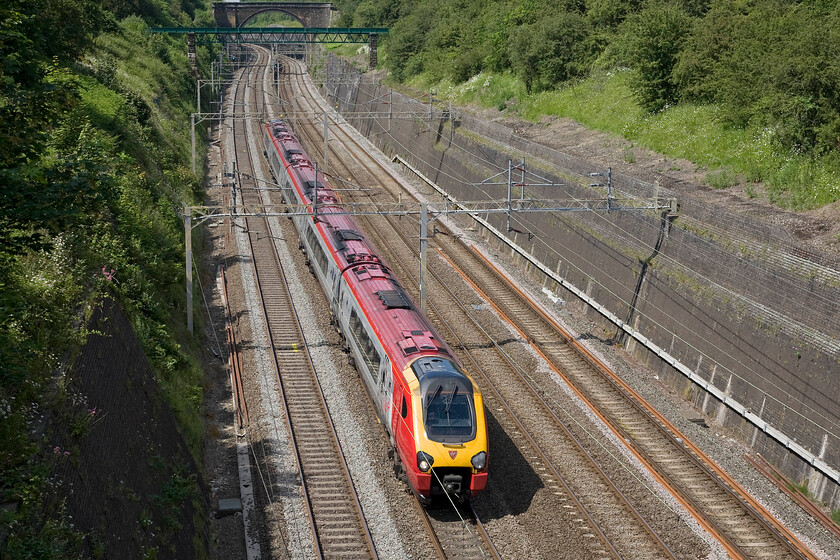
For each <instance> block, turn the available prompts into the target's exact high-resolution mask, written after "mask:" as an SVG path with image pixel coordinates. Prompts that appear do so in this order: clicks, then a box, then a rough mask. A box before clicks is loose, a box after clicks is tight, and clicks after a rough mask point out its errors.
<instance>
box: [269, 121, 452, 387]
mask: <svg viewBox="0 0 840 560" xmlns="http://www.w3.org/2000/svg"><path fill="white" fill-rule="evenodd" d="M266 128H267V130H269V131H270V132H271V135H272V136H273V139H274V144H275V145H276V146H277V147H278V152H279V153H280V155H281V156H282V157H283V159H284V160H285V161H286V166H287V169H288V170H289V172H290V176H292V178H293V182H294V184H295V188H296V189H297V190H298V194H299V196H300V197H301V199H302V200H304V201H306V202H309V203H311V202H312V200H313V197H317V207H318V209H317V217H315V216H313V218H314V219H316V221H317V226H318V229H319V231H320V232H321V235H322V237H323V239H324V240H325V242H326V244H327V246H328V247H329V249H330V251H329V252H330V253H331V255H332V258H333V259H334V260H335V262H336V264H337V265H338V268H339V270H340V271H341V273H342V274H343V275H344V277H345V279H346V281H347V284H348V285H349V287H350V289H351V290H352V291H353V293H354V294H355V296H356V299H357V301H358V302H359V305H360V306H361V308H362V310H363V312H364V314H365V316H366V317H367V319H368V322H369V323H370V324H371V325H372V326H373V328H374V330H375V331H376V334H377V337H378V338H379V340H380V341H381V342H382V344H383V346H384V347H385V350H386V352H387V353H388V355H389V357H390V359H391V362H392V364H393V365H394V366H395V367H397V368H398V369H400V370H403V369H405V368H406V367H408V365H409V364H411V362H413V361H414V360H416V359H417V358H420V357H424V358H434V357H443V358H445V359H446V360H448V361H449V363H451V364H452V366H454V367H441V368H436V371H437V372H438V373H445V374H452V375H454V374H458V375H460V376H463V377H464V378H465V379H466V376H464V375H463V373H460V370H459V368H458V365H457V364H458V360H457V358H456V357H455V355H454V354H453V352H452V350H451V349H450V348H449V346H448V345H447V344H446V342H444V341H443V339H441V338H440V337H439V336H438V334H437V332H436V330H435V329H434V327H433V326H432V324H431V322H430V321H429V320H428V318H427V317H426V316H425V315H424V314H423V313H421V312H420V310H419V309H418V308H417V306H416V305H415V303H414V301H413V299H412V298H411V296H410V295H409V294H408V292H407V291H406V290H405V288H404V287H403V285H402V284H401V283H400V281H399V280H398V279H397V278H396V276H395V275H394V274H393V273H392V272H391V269H390V268H389V267H388V265H387V263H386V262H384V260H383V259H382V258H381V257H380V256H379V255H378V254H377V252H376V250H375V249H374V247H373V246H372V245H371V244H370V243H369V242H368V240H367V238H366V236H365V233H364V231H363V230H362V228H361V227H360V226H359V225H358V224H357V223H356V221H355V220H354V219H353V217H352V216H350V215H348V214H346V213H344V212H345V209H344V208H343V207H342V206H341V199H340V197H339V195H338V193H336V192H335V191H334V190H333V189H332V187H331V186H330V184H329V182H328V181H327V180H325V179H324V177H323V175H321V173H320V172H318V174H317V180H316V174H315V170H314V166H313V165H312V163H311V162H310V161H309V159H308V157H307V155H306V152H305V151H304V150H303V147H302V146H301V145H300V142H299V141H298V140H297V138H296V137H295V136H294V135H293V134H292V133H291V131H290V130H289V127H288V125H287V124H286V123H285V121H279V120H278V121H271V122H270V123H269V124H268V125H267V126H266ZM316 186H317V188H316ZM316 191H317V195H316ZM415 369H416V368H415ZM447 372H448V373H447ZM415 375H417V372H415ZM417 377H418V379H419V378H420V377H421V376H420V375H417ZM467 382H468V381H467Z"/></svg>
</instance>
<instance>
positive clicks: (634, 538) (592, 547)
mask: <svg viewBox="0 0 840 560" xmlns="http://www.w3.org/2000/svg"><path fill="white" fill-rule="evenodd" d="M304 103H305V101H303V100H302V99H301V98H298V104H299V106H301V105H303V104H304ZM298 128H299V129H300V130H301V131H302V132H303V134H305V135H306V136H308V138H309V140H310V145H312V144H313V143H316V145H317V140H318V137H317V134H316V132H315V130H314V129H315V127H312V126H307V125H306V123H301V125H300V126H299V127H298ZM336 136H337V137H338V138H341V139H342V140H344V135H342V134H341V133H340V132H339V131H336ZM335 155H336V156H340V155H341V154H335ZM341 159H342V158H341V157H332V158H331V160H330V161H331V162H333V163H332V165H333V166H334V167H335V168H336V169H337V170H338V172H339V173H340V174H341V175H342V176H350V175H352V176H354V177H355V179H356V180H355V182H356V183H358V184H365V185H375V184H379V185H382V182H383V181H388V180H389V179H390V177H388V174H387V172H386V170H384V169H383V168H381V167H380V166H377V165H375V164H374V165H371V164H369V163H364V162H360V163H361V165H362V166H363V167H364V169H365V171H366V172H367V174H368V175H370V176H372V177H376V178H375V179H374V181H373V182H371V179H370V178H368V177H363V176H360V175H364V173H361V174H360V172H358V171H353V170H351V169H350V167H349V166H346V165H344V164H343V163H342V162H341V161H340V160H341ZM337 160H338V161H337ZM359 221H360V222H368V224H367V225H366V227H365V230H366V231H367V232H368V236H369V237H370V238H371V239H373V240H374V243H375V244H376V245H378V246H379V247H380V248H383V247H387V249H386V250H385V254H387V255H388V261H389V262H390V263H391V265H392V267H395V270H397V269H399V270H400V276H401V277H402V278H412V274H411V273H410V271H409V270H408V268H410V267H411V266H412V264H413V263H414V262H416V253H415V252H414V248H413V246H412V243H411V241H410V240H409V239H408V237H407V236H406V235H405V234H404V233H403V232H402V231H401V230H400V228H399V227H397V225H396V224H395V223H394V221H393V220H376V219H370V218H360V220H359ZM383 221H385V222H387V223H388V224H389V227H387V228H383V227H382V225H383ZM395 236H396V238H397V239H400V240H401V241H402V243H401V244H399V245H395V244H394V243H393V240H394V239H395ZM395 265H396V266H395ZM441 286H445V284H444V283H443V282H441ZM448 293H449V298H450V299H451V301H453V302H455V304H456V305H457V306H458V307H459V308H460V309H461V310H462V312H463V313H462V318H461V319H462V320H459V324H464V323H466V324H470V323H472V324H473V325H474V328H476V329H477V330H478V331H479V332H481V328H480V325H479V323H478V321H477V320H475V319H474V318H472V317H471V316H470V315H469V312H468V311H467V306H466V305H465V304H463V303H462V302H460V300H458V298H457V296H455V294H454V293H453V292H451V291H449V292H448ZM432 311H433V312H435V310H434V308H433V309H432ZM435 314H436V315H437V318H438V321H439V322H443V323H444V324H445V325H446V321H445V320H444V319H442V314H441V313H436V312H435ZM446 328H447V330H448V331H449V332H450V333H451V335H448V336H447V338H448V339H449V340H450V341H454V340H459V338H458V335H457V331H458V329H454V328H452V327H451V326H449V325H446ZM490 344H491V347H492V348H494V349H495V351H496V353H497V354H498V355H497V358H496V360H495V361H494V363H493V364H492V365H487V364H486V359H485V360H477V359H476V358H475V357H474V356H473V355H472V353H470V352H469V351H467V350H466V347H467V344H465V343H462V344H461V346H462V348H464V349H465V350H464V354H466V356H467V359H468V360H469V361H468V362H467V363H470V362H471V363H472V364H473V367H471V368H469V369H470V370H471V371H473V372H474V374H478V375H480V376H481V377H482V378H483V379H484V381H485V382H486V384H482V385H483V386H484V387H485V395H487V391H486V387H490V389H491V395H492V398H490V397H487V396H486V398H488V402H487V403H486V404H487V407H488V408H490V409H494V410H500V411H501V410H504V411H505V412H506V413H507V414H508V415H509V417H510V420H506V423H507V424H510V425H511V428H510V429H508V430H506V431H508V432H509V433H511V431H513V432H517V435H516V438H517V439H519V440H522V442H521V443H520V444H519V445H520V447H521V448H522V449H523V450H526V451H524V452H525V453H527V454H528V455H534V454H535V453H536V456H537V458H538V459H537V461H536V463H538V464H537V465H536V466H535V470H547V471H548V473H549V474H548V477H549V478H551V477H553V478H554V479H555V480H556V481H557V482H559V486H558V485H557V484H555V483H554V481H551V482H548V481H547V482H548V483H549V484H552V486H558V490H560V489H561V488H562V493H563V494H564V498H563V499H562V500H557V501H562V503H559V504H557V505H558V507H570V506H569V505H570V504H572V505H573V507H574V508H576V509H577V510H578V511H579V512H580V517H579V518H578V520H583V523H584V524H583V525H582V526H581V525H579V526H578V527H577V528H576V530H577V531H579V533H578V538H574V537H573V538H572V539H571V540H572V541H577V543H574V542H573V544H572V546H573V547H575V546H577V547H580V548H581V553H582V554H585V555H587V556H593V557H599V558H610V557H612V558H620V557H622V554H621V553H620V552H619V551H618V550H617V549H616V547H614V546H613V545H612V544H611V543H610V538H609V537H607V536H606V535H605V532H604V531H603V530H602V529H601V528H600V527H599V521H598V519H600V523H602V524H609V525H610V527H609V531H610V532H611V533H612V538H614V539H621V540H622V541H623V545H622V547H621V548H622V549H623V550H624V551H625V557H630V555H631V554H632V556H633V557H636V558H662V557H674V555H673V553H671V551H670V550H669V549H668V546H667V545H666V544H665V543H664V542H663V541H662V539H661V538H660V537H659V536H658V535H657V533H656V531H655V530H654V529H653V528H651V526H650V525H649V524H648V523H647V522H646V521H645V520H644V519H643V517H642V516H641V515H640V514H639V513H638V512H637V511H636V509H635V508H634V507H633V506H632V504H631V503H630V502H629V501H628V500H627V499H626V497H625V496H624V495H623V494H622V493H621V491H620V490H619V489H618V488H616V487H615V486H614V485H613V484H612V482H611V480H610V478H609V477H608V476H607V475H606V474H605V473H604V472H603V470H602V469H601V467H600V466H599V465H598V464H597V462H595V461H594V459H593V458H592V457H591V456H589V455H587V454H586V452H585V450H584V449H583V447H582V446H581V445H580V444H579V442H577V441H576V440H575V439H574V437H573V436H572V437H570V438H569V442H568V443H569V446H568V449H569V452H571V453H575V454H576V455H577V456H578V457H579V459H580V463H579V465H578V469H577V470H576V472H575V475H574V476H575V478H577V479H578V480H576V481H575V482H577V483H578V486H579V487H580V479H581V478H583V477H584V473H583V471H584V470H586V471H587V473H586V477H587V478H586V480H590V481H592V482H591V484H589V485H588V486H589V488H588V493H587V495H586V496H584V497H582V498H578V497H577V496H576V495H575V491H574V490H573V489H572V486H571V485H570V484H569V483H567V481H566V480H565V478H564V476H563V475H562V474H561V471H562V470H566V472H568V467H567V466H563V467H561V466H560V462H561V461H566V462H568V459H569V453H566V452H563V453H560V454H558V453H557V452H556V451H555V452H554V453H553V454H552V453H547V452H544V450H543V448H544V447H546V446H551V447H553V448H555V449H556V448H557V447H559V446H560V444H559V443H558V441H557V439H556V438H550V439H549V441H547V440H546V439H545V438H540V437H538V436H536V437H535V436H532V435H531V432H535V431H539V430H540V428H539V427H534V426H535V425H534V423H533V422H527V421H526V423H529V424H530V425H531V426H532V428H530V429H529V428H528V427H526V426H525V423H523V421H521V420H520V419H519V418H518V417H517V414H516V412H515V411H514V407H512V406H510V405H509V404H508V403H507V402H506V401H505V399H504V398H503V397H502V395H501V394H500V393H499V392H498V391H496V389H495V388H494V386H493V382H492V381H491V380H490V379H489V378H488V377H486V376H485V375H484V373H483V372H484V371H485V370H496V373H497V375H499V376H502V377H504V376H506V375H516V373H515V372H516V365H515V364H513V363H512V362H511V361H510V360H509V359H508V358H507V356H506V355H505V353H504V351H503V350H502V349H501V348H500V347H499V346H498V344H494V341H493V340H491V341H490ZM481 362H485V363H481ZM534 395H535V396H537V397H538V395H536V393H534ZM533 406H540V404H539V401H538V400H537V401H536V402H534V403H533V404H529V405H528V407H529V408H532V407H533ZM553 420H554V421H555V422H556V423H557V425H559V426H561V429H563V430H564V433H565V434H566V436H571V433H570V432H569V431H568V430H565V427H564V426H563V424H562V422H560V421H559V419H558V418H557V417H556V416H554V417H553ZM539 439H542V441H541V442H539V443H538V441H537V440H539ZM549 455H554V456H553V457H552V458H550V457H549ZM593 489H594V491H593ZM578 491H580V490H578ZM558 493H559V492H558ZM605 497H606V498H607V499H605ZM594 509H597V510H598V512H597V515H594V516H593V515H592V514H591V513H590V510H594ZM619 511H621V512H623V513H622V515H617V512H619ZM623 518H626V519H628V520H630V521H629V522H627V521H622V519H623ZM455 524H456V531H455V532H456V534H459V533H460V534H462V536H461V538H467V537H465V536H463V533H464V531H463V530H462V528H461V527H459V526H458V525H460V523H458V522H456V523H455ZM439 532H440V531H439ZM586 537H589V538H586ZM592 537H595V538H594V541H593V539H592ZM467 540H469V539H468V538H467ZM565 540H570V539H569V537H568V536H566V538H565Z"/></svg>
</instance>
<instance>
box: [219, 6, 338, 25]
mask: <svg viewBox="0 0 840 560" xmlns="http://www.w3.org/2000/svg"><path fill="white" fill-rule="evenodd" d="M334 10H335V7H334V6H333V5H332V4H331V3H330V2H247V3H246V2H214V3H213V18H214V19H215V20H216V25H217V26H218V27H240V26H242V25H243V24H244V23H245V22H247V21H248V20H249V19H251V18H252V17H254V16H256V15H257V14H261V13H264V12H281V13H284V14H287V15H289V16H291V17H293V18H295V19H296V20H298V21H299V22H300V23H301V24H302V25H303V26H304V27H329V25H330V18H331V16H332V12H333V11H334Z"/></svg>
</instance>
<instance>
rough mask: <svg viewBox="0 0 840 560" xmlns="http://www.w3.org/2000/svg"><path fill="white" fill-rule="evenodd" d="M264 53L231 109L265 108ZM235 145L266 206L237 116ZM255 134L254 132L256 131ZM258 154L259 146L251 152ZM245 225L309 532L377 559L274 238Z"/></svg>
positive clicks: (336, 552) (322, 545) (339, 550)
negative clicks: (262, 89)
mask: <svg viewBox="0 0 840 560" xmlns="http://www.w3.org/2000/svg"><path fill="white" fill-rule="evenodd" d="M267 63H268V62H267V59H266V57H265V55H264V54H261V53H260V54H259V55H258V60H257V64H256V65H253V66H249V67H248V68H246V69H245V70H244V71H243V76H242V79H240V80H239V81H238V83H237V86H236V97H235V100H236V103H235V105H234V106H235V107H243V106H244V107H247V106H248V105H249V104H250V105H255V106H256V109H257V110H256V111H255V112H261V110H262V107H261V105H262V94H261V92H259V91H258V90H259V88H257V89H256V90H250V89H249V90H248V93H251V95H250V96H248V98H247V99H246V95H245V94H246V88H247V87H248V84H249V83H252V82H253V83H257V84H260V83H261V78H262V76H259V79H256V80H252V79H251V78H252V77H253V76H250V74H252V73H258V72H259V71H260V70H264V69H265V67H266V66H267ZM233 128H234V144H235V151H236V157H237V168H238V169H239V171H240V175H239V177H240V179H241V180H240V193H239V195H240V196H241V197H242V200H243V202H244V203H246V204H253V205H259V204H264V203H265V202H266V201H265V200H263V197H262V191H260V190H257V185H256V183H255V182H254V181H253V179H252V178H253V177H255V176H256V174H255V173H254V165H255V161H254V160H253V154H254V149H253V146H250V145H249V143H248V138H249V137H252V136H253V134H252V133H253V131H251V130H248V127H247V126H246V123H245V122H243V121H241V120H240V121H236V120H235V121H234V127H233ZM257 138H259V136H257ZM256 153H257V154H260V153H261V149H258V150H257V151H256ZM245 230H246V231H247V234H248V242H249V247H250V251H251V260H252V263H253V268H254V276H255V278H256V283H257V288H258V293H259V298H260V304H261V307H262V311H263V317H264V320H265V327H266V332H267V333H268V338H269V345H270V348H271V355H272V358H273V364H274V367H275V372H276V375H277V379H278V382H279V387H280V393H281V400H282V402H283V405H284V408H285V410H284V417H285V419H286V424H287V427H288V430H289V433H290V436H291V441H292V445H293V448H294V454H295V459H296V461H297V465H298V472H299V476H300V482H301V488H302V493H303V497H304V503H305V505H306V508H307V512H306V513H307V516H308V518H309V521H310V526H311V530H312V534H313V535H314V540H315V543H314V546H315V553H316V556H317V557H318V558H338V557H340V558H377V553H376V548H375V546H374V543H373V539H372V538H371V535H370V531H369V530H368V527H367V523H366V521H365V517H364V513H363V511H362V508H361V504H360V502H359V498H358V496H357V495H356V492H355V489H354V487H353V481H352V478H351V476H350V472H349V469H348V468H347V463H346V461H345V459H344V455H343V453H342V450H341V445H340V443H339V441H338V437H337V435H336V432H335V428H334V426H333V423H332V419H331V418H330V414H329V410H328V408H327V404H326V401H325V399H324V394H323V391H322V389H321V387H320V384H319V383H318V379H317V376H316V374H315V369H314V366H313V364H312V361H311V360H310V357H309V353H308V351H307V348H306V341H305V340H304V337H303V334H302V330H301V326H300V320H299V317H298V314H297V311H296V310H295V308H294V305H293V304H292V301H291V296H290V294H289V289H288V286H287V284H286V279H285V276H284V274H283V269H282V266H281V264H280V260H279V257H278V254H277V249H276V247H275V245H274V239H275V237H276V234H275V232H274V231H273V229H272V226H271V223H270V222H269V221H268V219H264V218H263V219H259V218H246V219H245Z"/></svg>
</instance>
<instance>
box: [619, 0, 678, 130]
mask: <svg viewBox="0 0 840 560" xmlns="http://www.w3.org/2000/svg"><path fill="white" fill-rule="evenodd" d="M690 26H691V17H690V16H689V15H688V14H686V13H685V11H683V9H682V8H681V7H679V6H677V5H675V4H673V3H672V2H669V1H667V0H661V1H656V2H651V3H649V4H647V5H646V6H645V7H644V8H643V9H642V10H640V11H638V12H636V13H634V14H632V15H630V16H629V17H628V18H627V19H626V20H625V22H624V24H623V25H622V30H621V34H620V36H619V38H618V39H617V42H618V48H619V51H620V52H622V57H623V58H624V59H625V60H626V61H627V62H629V64H630V65H631V66H632V67H633V68H635V69H636V73H635V74H633V76H634V80H633V82H632V84H631V87H632V88H633V91H634V93H635V94H636V96H637V97H638V99H639V104H640V105H641V106H642V107H643V108H644V109H645V110H647V111H650V112H651V113H655V112H657V111H661V110H662V109H664V108H665V107H667V106H668V105H671V104H674V103H676V102H677V100H678V98H679V90H678V88H677V84H676V82H675V81H674V80H673V78H672V76H671V74H672V72H673V69H674V66H675V64H676V63H677V57H678V56H679V53H680V46H681V44H682V41H683V39H684V37H685V36H686V35H687V34H688V32H689V30H690Z"/></svg>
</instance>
